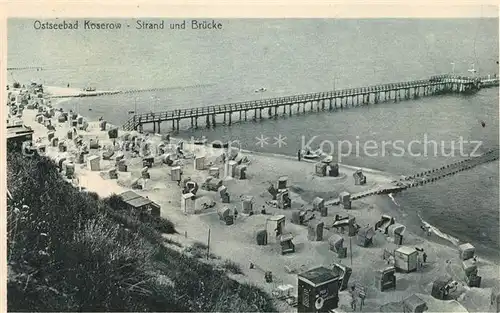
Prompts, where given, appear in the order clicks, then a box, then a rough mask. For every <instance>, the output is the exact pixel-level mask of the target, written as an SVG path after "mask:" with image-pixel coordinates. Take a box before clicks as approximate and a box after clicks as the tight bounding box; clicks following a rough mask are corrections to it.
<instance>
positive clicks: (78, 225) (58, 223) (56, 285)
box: [7, 153, 276, 312]
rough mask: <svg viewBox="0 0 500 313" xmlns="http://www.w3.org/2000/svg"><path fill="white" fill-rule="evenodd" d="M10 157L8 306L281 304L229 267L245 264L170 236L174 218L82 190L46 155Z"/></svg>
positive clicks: (227, 307)
mask: <svg viewBox="0 0 500 313" xmlns="http://www.w3.org/2000/svg"><path fill="white" fill-rule="evenodd" d="M7 161H8V175H7V178H8V189H9V192H10V197H9V199H8V205H7V215H8V228H7V230H8V250H7V253H8V310H9V311H88V312H89V311H136V312H138V311H170V312H172V311H225V312H229V311H231V312H238V311H240V312H242V311H245V312H251V311H253V312H257V311H259V312H270V311H276V309H275V307H274V306H273V304H272V301H271V299H270V297H269V296H268V295H267V294H266V293H265V292H263V291H262V290H260V289H259V288H257V287H255V286H251V285H248V284H242V283H240V282H237V281H235V280H234V279H232V278H230V277H229V276H228V272H231V273H236V274H239V273H240V272H241V271H240V270H239V269H238V267H237V265H235V264H232V263H230V262H226V263H225V266H223V267H222V268H219V267H215V266H214V265H211V264H207V263H204V262H202V261H201V260H200V259H199V258H196V256H193V255H190V254H188V253H185V252H183V250H182V249H180V248H179V247H175V246H174V245H167V244H166V242H165V239H164V238H163V237H162V236H161V233H160V231H161V232H167V233H175V227H174V225H173V224H172V223H170V222H169V221H167V220H163V219H159V218H158V219H148V220H146V221H144V220H143V221H139V220H138V219H136V218H133V217H131V216H130V215H129V214H128V212H127V211H126V210H124V209H123V208H121V207H120V202H119V201H117V200H119V198H117V196H112V197H109V198H107V199H99V197H98V196H97V195H96V194H92V193H85V192H79V191H78V190H77V189H76V188H74V187H73V186H72V185H71V184H69V183H67V182H66V181H65V180H64V179H63V178H62V177H61V176H60V175H59V173H58V169H57V167H56V165H55V164H54V163H53V162H52V161H51V160H49V159H47V158H44V157H34V158H26V157H22V156H21V155H20V154H17V153H9V154H8V160H7ZM171 243H172V242H171ZM176 248H177V249H176ZM232 275H234V274H232Z"/></svg>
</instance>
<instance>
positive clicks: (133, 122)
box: [122, 75, 498, 132]
mask: <svg viewBox="0 0 500 313" xmlns="http://www.w3.org/2000/svg"><path fill="white" fill-rule="evenodd" d="M492 86H498V77H496V76H495V77H493V78H492V77H490V76H488V77H481V78H472V77H463V76H452V75H439V76H433V77H430V78H428V79H423V80H414V81H407V82H399V83H390V84H381V85H375V86H370V87H361V88H350V89H343V90H335V91H327V92H317V93H310V94H302V95H295V96H286V97H277V98H270V99H262V100H253V101H244V102H237V103H228V104H221V105H211V106H205V107H198V108H188V109H180V110H171V111H164V112H156V113H144V114H135V115H133V116H132V117H130V119H129V120H128V121H127V122H126V123H125V124H124V125H123V126H122V128H123V129H124V130H138V129H139V130H141V129H142V127H143V125H146V124H153V130H154V131H155V132H160V125H161V123H162V122H172V129H173V130H179V123H180V121H181V120H187V119H189V120H190V121H191V127H193V128H197V127H198V118H202V117H204V118H205V119H206V125H207V127H210V125H212V126H214V127H215V125H216V116H218V115H223V119H224V121H223V123H224V124H226V125H231V122H232V118H233V115H234V114H238V113H239V119H240V120H242V118H243V117H242V115H244V120H247V114H248V112H249V111H250V112H251V111H253V117H252V118H253V119H254V120H256V119H262V111H263V110H264V109H266V111H267V117H268V118H270V117H274V118H276V117H277V116H278V110H279V109H282V110H283V114H289V115H292V109H293V107H294V106H295V108H296V112H297V113H299V112H300V111H302V112H303V113H305V112H306V108H307V107H309V109H308V111H316V112H319V111H320V110H321V111H323V110H333V109H337V108H346V107H349V106H359V105H367V104H370V103H379V102H383V101H389V100H394V101H395V102H397V101H400V100H409V99H416V98H418V97H420V96H431V95H439V94H447V93H474V92H476V91H478V90H479V89H481V88H486V87H492ZM287 111H288V112H287Z"/></svg>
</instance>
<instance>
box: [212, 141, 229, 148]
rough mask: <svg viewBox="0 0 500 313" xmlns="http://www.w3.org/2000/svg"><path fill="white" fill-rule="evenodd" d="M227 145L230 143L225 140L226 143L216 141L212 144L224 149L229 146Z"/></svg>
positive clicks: (213, 146) (214, 146)
mask: <svg viewBox="0 0 500 313" xmlns="http://www.w3.org/2000/svg"><path fill="white" fill-rule="evenodd" d="M227 147H229V143H227V142H224V143H221V142H214V143H213V144H212V148H215V149H222V148H227Z"/></svg>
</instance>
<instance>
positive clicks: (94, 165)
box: [87, 155, 101, 171]
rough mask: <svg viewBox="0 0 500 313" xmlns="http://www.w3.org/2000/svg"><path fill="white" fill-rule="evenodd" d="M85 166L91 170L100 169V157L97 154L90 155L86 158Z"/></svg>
mask: <svg viewBox="0 0 500 313" xmlns="http://www.w3.org/2000/svg"><path fill="white" fill-rule="evenodd" d="M87 167H88V168H89V169H90V170H91V171H100V170H101V158H100V157H99V156H97V155H92V156H90V157H88V159H87Z"/></svg>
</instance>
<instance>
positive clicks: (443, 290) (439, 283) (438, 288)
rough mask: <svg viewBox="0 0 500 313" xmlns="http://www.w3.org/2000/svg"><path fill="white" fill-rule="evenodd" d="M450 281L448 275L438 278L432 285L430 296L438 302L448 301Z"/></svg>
mask: <svg viewBox="0 0 500 313" xmlns="http://www.w3.org/2000/svg"><path fill="white" fill-rule="evenodd" d="M452 281H453V279H452V278H451V277H450V276H448V275H446V276H441V277H438V278H437V279H436V280H434V282H433V283H432V291H431V296H433V297H434V298H436V299H439V300H448V299H449V291H450V285H451V283H452Z"/></svg>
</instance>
